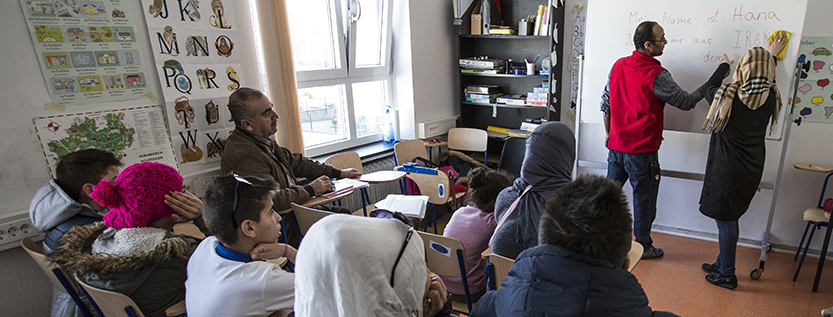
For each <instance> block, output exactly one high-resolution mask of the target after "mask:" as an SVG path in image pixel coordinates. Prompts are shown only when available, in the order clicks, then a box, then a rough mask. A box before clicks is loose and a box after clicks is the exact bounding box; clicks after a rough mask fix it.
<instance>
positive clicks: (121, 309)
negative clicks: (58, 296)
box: [75, 275, 145, 317]
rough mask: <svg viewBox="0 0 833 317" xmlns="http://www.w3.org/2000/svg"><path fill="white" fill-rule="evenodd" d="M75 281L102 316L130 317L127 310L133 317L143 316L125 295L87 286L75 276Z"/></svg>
mask: <svg viewBox="0 0 833 317" xmlns="http://www.w3.org/2000/svg"><path fill="white" fill-rule="evenodd" d="M75 281H76V282H78V285H81V288H83V289H84V290H85V291H86V293H87V295H89V297H90V298H91V299H92V301H93V302H95V304H96V305H97V306H98V308H99V309H100V310H101V313H102V314H104V316H107V317H114V316H128V317H130V316H131V315H130V314H129V313H128V310H132V312H133V314H134V315H133V316H138V317H144V316H145V315H144V314H142V311H140V310H139V306H136V303H135V302H133V300H132V299H130V297H127V295H124V294H122V293H117V292H113V291H108V290H105V289H100V288H98V287H95V286H92V285H90V284H87V283H85V282H84V281H83V280H81V279H80V278H78V275H76V276H75Z"/></svg>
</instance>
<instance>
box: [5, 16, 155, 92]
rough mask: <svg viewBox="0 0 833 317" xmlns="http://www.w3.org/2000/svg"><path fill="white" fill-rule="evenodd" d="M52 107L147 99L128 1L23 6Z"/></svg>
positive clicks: (144, 72)
mask: <svg viewBox="0 0 833 317" xmlns="http://www.w3.org/2000/svg"><path fill="white" fill-rule="evenodd" d="M20 5H21V7H22V8H23V14H24V17H25V19H26V24H27V26H28V29H29V33H30V34H31V36H32V43H33V44H34V46H35V51H34V54H35V55H36V56H37V58H38V60H39V61H40V65H41V70H42V71H43V78H44V80H45V81H46V87H47V91H48V92H49V97H50V99H51V100H52V103H56V104H63V105H84V104H93V103H102V102H112V101H124V100H133V99H140V98H147V93H148V92H149V91H150V89H148V87H147V86H148V84H147V77H145V76H146V74H147V73H146V71H145V67H144V66H143V63H145V62H146V61H145V60H144V59H143V58H142V56H141V55H142V54H141V53H140V50H139V49H140V44H139V43H137V42H136V33H135V32H136V24H135V21H134V20H133V15H132V14H131V13H130V6H131V3H130V1H126V0H104V1H77V0H51V1H47V0H42V1H36V0H20Z"/></svg>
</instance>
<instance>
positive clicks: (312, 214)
mask: <svg viewBox="0 0 833 317" xmlns="http://www.w3.org/2000/svg"><path fill="white" fill-rule="evenodd" d="M290 204H291V205H292V211H293V212H294V213H295V220H296V221H297V222H298V232H300V233H301V236H305V235H307V231H308V230H309V228H310V227H312V224H314V223H315V222H317V221H318V220H321V218H324V217H326V216H329V215H332V214H333V213H332V212H329V211H323V210H318V209H312V208H309V207H304V206H301V205H299V204H296V203H290Z"/></svg>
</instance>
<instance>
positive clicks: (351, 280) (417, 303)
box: [295, 215, 447, 317]
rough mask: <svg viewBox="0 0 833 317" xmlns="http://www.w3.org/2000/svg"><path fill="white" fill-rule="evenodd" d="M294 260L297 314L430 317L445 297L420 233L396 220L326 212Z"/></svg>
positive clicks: (444, 300) (443, 304)
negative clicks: (429, 266) (430, 267)
mask: <svg viewBox="0 0 833 317" xmlns="http://www.w3.org/2000/svg"><path fill="white" fill-rule="evenodd" d="M409 236H410V239H408V238H407V237H409ZM403 242H404V243H403ZM403 245H404V247H403ZM400 250H401V251H400ZM400 253H401V258H400V259H399V261H398V262H397V261H396V260H397V255H398V254H400ZM296 260H297V263H296V265H295V316H297V317H308V316H345V317H346V316H379V317H382V316H390V317H405V316H407V317H422V316H431V315H436V314H437V312H439V311H441V310H442V308H443V306H445V303H446V300H447V297H446V296H447V293H446V290H445V285H444V284H443V283H442V280H440V279H439V277H437V276H436V275H433V274H431V275H428V270H427V269H426V265H425V247H424V245H423V243H422V239H421V238H420V237H419V234H417V233H416V232H413V231H411V233H410V234H409V227H408V225H406V224H405V223H403V222H401V221H399V220H396V219H382V218H368V217H356V216H350V215H332V216H327V217H325V218H323V219H321V220H319V221H318V222H316V223H315V224H314V225H313V226H312V227H311V228H310V229H309V231H308V232H307V234H306V236H305V237H304V240H303V241H302V242H301V246H300V247H299V248H298V255H297V258H296ZM395 263H396V264H395ZM392 277H393V278H392Z"/></svg>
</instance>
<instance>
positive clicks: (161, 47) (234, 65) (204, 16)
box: [142, 0, 242, 165]
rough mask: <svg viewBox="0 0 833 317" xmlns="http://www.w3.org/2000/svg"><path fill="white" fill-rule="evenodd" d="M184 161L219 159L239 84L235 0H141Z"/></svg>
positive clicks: (176, 145) (176, 143)
mask: <svg viewBox="0 0 833 317" xmlns="http://www.w3.org/2000/svg"><path fill="white" fill-rule="evenodd" d="M142 8H147V10H145V12H144V13H145V21H147V25H148V36H149V38H150V43H151V46H152V50H153V58H154V59H155V64H156V72H157V74H158V76H159V82H160V83H161V85H162V93H163V98H164V100H165V109H166V113H167V115H168V120H169V121H170V125H171V137H172V138H173V145H174V150H175V151H176V153H177V159H178V162H179V163H180V164H184V165H188V164H195V163H207V162H214V161H219V159H220V156H221V155H222V154H221V153H222V150H223V147H224V144H225V140H226V138H228V134H229V132H230V131H231V130H233V129H234V123H232V122H230V119H231V115H230V114H229V112H228V108H227V107H226V106H227V104H228V97H229V95H231V93H232V92H233V91H234V90H236V89H237V88H239V87H240V85H241V83H240V77H242V76H241V75H239V74H238V71H240V70H241V68H240V52H239V51H238V50H239V49H240V48H239V46H238V47H235V45H236V43H238V32H237V27H238V26H239V25H238V24H239V23H241V22H239V21H236V20H235V19H234V3H233V1H231V0H202V1H200V0H142Z"/></svg>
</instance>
